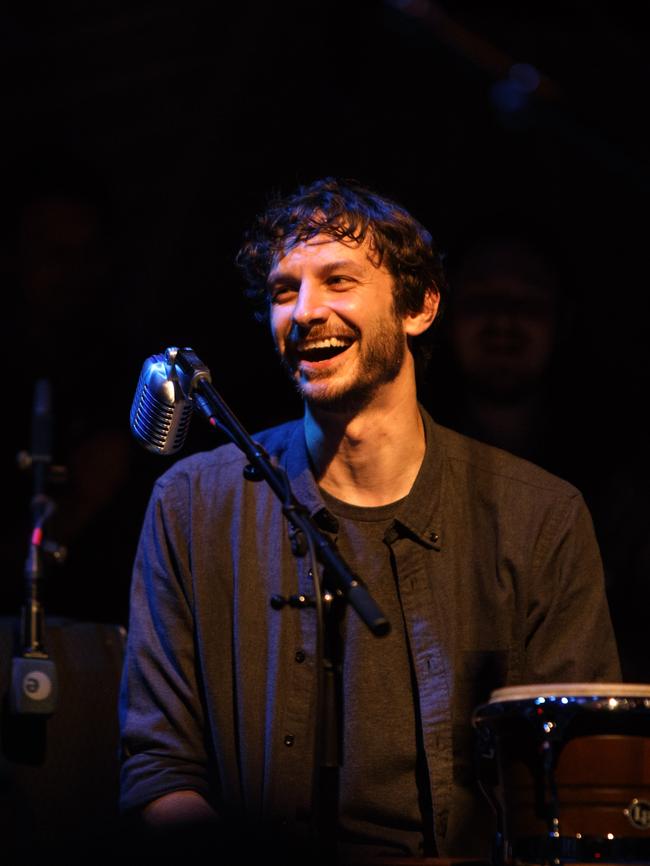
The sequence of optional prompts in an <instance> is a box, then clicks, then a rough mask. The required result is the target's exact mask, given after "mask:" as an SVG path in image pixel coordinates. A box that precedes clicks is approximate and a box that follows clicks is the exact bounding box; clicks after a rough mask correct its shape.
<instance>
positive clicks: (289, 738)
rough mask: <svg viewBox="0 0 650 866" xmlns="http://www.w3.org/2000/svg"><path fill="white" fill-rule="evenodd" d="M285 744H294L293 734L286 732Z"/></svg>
mask: <svg viewBox="0 0 650 866" xmlns="http://www.w3.org/2000/svg"><path fill="white" fill-rule="evenodd" d="M284 745H285V746H293V734H285V735H284Z"/></svg>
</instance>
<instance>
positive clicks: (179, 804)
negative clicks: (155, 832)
mask: <svg viewBox="0 0 650 866" xmlns="http://www.w3.org/2000/svg"><path fill="white" fill-rule="evenodd" d="M142 820H143V821H144V823H145V824H146V825H147V826H148V827H150V828H151V829H164V828H170V829H171V828H173V827H181V826H188V825H194V824H214V823H215V822H216V820H217V813H216V812H215V811H214V809H213V808H212V806H210V804H209V803H208V802H207V800H205V798H204V797H202V796H201V794H199V793H198V792H197V791H172V792H171V793H170V794H165V795H164V796H162V797H158V799H157V800H152V801H151V803H148V804H147V805H146V806H145V807H144V809H143V810H142Z"/></svg>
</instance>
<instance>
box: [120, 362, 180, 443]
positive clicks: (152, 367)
mask: <svg viewBox="0 0 650 866" xmlns="http://www.w3.org/2000/svg"><path fill="white" fill-rule="evenodd" d="M169 374H170V367H169V366H168V365H167V364H165V360H164V357H163V356H162V355H153V356H152V357H151V358H149V359H148V360H147V361H146V362H145V364H144V366H143V368H142V372H141V373H140V379H139V381H138V388H137V390H136V394H135V397H134V399H133V404H132V406H131V430H132V432H133V435H134V436H135V437H136V439H138V440H139V441H140V442H141V443H142V444H143V445H144V447H145V448H146V449H147V450H148V451H152V452H153V453H154V454H175V453H176V452H177V451H180V449H181V448H182V447H183V444H184V443H185V438H186V436H187V431H188V429H189V424H190V418H191V417H192V402H191V400H189V399H188V398H187V397H185V396H184V394H183V392H182V390H181V387H180V385H179V383H178V382H177V381H176V380H175V379H172V378H170V375H169Z"/></svg>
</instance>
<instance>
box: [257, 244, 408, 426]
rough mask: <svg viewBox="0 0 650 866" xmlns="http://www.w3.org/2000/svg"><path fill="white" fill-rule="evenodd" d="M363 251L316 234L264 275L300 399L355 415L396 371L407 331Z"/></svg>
mask: <svg viewBox="0 0 650 866" xmlns="http://www.w3.org/2000/svg"><path fill="white" fill-rule="evenodd" d="M370 252H371V251H370V248H369V243H368V239H367V238H366V240H365V241H364V243H363V244H356V243H354V242H341V241H338V240H335V239H333V238H331V237H330V236H329V235H317V236H316V237H314V238H311V239H310V240H309V241H306V242H304V243H298V244H296V245H295V246H291V247H289V248H288V250H287V251H286V253H285V254H284V255H283V256H282V257H281V258H278V259H277V260H276V262H275V264H274V267H273V268H272V270H271V273H270V275H269V280H268V285H269V298H270V310H271V328H272V332H273V338H274V340H275V345H276V347H277V350H278V352H279V354H280V356H281V358H282V360H283V363H284V365H285V366H286V368H287V370H288V372H289V375H290V376H291V378H292V380H293V381H294V382H295V384H296V387H297V388H298V391H299V392H300V394H301V396H302V397H303V398H304V399H305V400H306V401H307V402H308V403H310V404H312V405H313V406H318V407H320V408H323V409H329V410H332V411H341V410H343V411H345V410H350V409H352V410H354V409H358V408H360V407H361V406H364V405H366V404H367V403H368V401H369V400H371V399H372V397H373V396H374V394H375V393H376V392H377V390H378V389H379V388H380V387H381V386H382V385H384V384H387V383H389V382H392V381H394V380H395V379H396V377H397V376H398V374H399V372H400V370H401V369H402V366H403V363H404V358H405V354H406V332H405V329H404V326H403V324H404V323H403V321H402V319H401V318H400V317H399V316H398V315H397V313H396V311H395V305H394V300H393V278H392V277H391V275H390V274H389V272H388V271H387V270H386V269H385V268H384V267H383V266H381V267H376V265H375V264H373V261H372V259H371V257H369V253H370Z"/></svg>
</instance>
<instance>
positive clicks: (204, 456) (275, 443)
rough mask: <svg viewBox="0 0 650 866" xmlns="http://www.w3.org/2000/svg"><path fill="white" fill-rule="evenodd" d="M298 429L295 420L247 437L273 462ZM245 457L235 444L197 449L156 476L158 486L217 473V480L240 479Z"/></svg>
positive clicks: (280, 454) (300, 421)
mask: <svg viewBox="0 0 650 866" xmlns="http://www.w3.org/2000/svg"><path fill="white" fill-rule="evenodd" d="M301 429H302V420H301V419H296V420H292V421H286V422H285V423H284V424H278V425H276V426H275V427H269V428H267V429H266V430H261V431H259V432H258V433H255V434H252V435H251V439H252V440H253V442H255V443H256V444H258V445H260V446H261V447H262V448H263V449H264V451H265V452H266V454H268V456H269V457H271V458H272V459H273V460H274V461H278V460H281V459H282V456H283V454H284V452H285V451H286V450H287V448H288V447H289V445H290V443H291V441H292V439H293V438H294V436H295V435H296V434H297V433H299V432H300V431H301ZM249 462H250V461H249V459H248V457H247V456H246V455H245V454H244V452H243V451H242V450H241V449H240V448H239V447H238V446H237V445H235V444H233V443H230V442H229V443H227V444H225V445H219V446H218V447H217V448H213V449H211V450H209V451H198V452H196V453H195V454H190V455H189V456H188V457H183V458H181V459H180V460H177V462H176V463H174V464H173V466H171V467H169V468H168V469H167V470H166V471H165V472H164V473H163V474H162V475H161V476H160V478H159V479H158V482H157V484H158V486H159V487H160V488H163V489H164V488H166V487H169V486H172V485H177V484H178V482H179V481H181V480H190V481H191V480H193V479H196V478H199V477H203V476H210V477H214V476H215V475H217V476H218V477H219V480H220V482H221V483H224V482H226V481H227V479H228V478H229V477H233V478H236V479H237V480H240V479H241V473H242V471H243V469H244V467H245V466H246V465H247V464H248V463H249Z"/></svg>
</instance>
